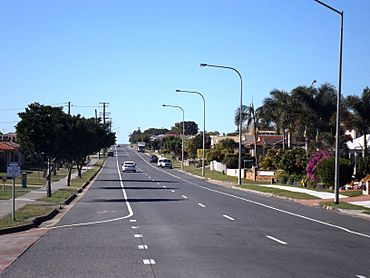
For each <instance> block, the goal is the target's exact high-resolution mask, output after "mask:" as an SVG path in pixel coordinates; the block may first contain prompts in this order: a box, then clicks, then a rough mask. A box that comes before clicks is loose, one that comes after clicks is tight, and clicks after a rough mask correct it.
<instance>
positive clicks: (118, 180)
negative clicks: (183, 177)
mask: <svg viewBox="0 0 370 278" xmlns="http://www.w3.org/2000/svg"><path fill="white" fill-rule="evenodd" d="M98 181H103V182H104V181H109V182H120V181H123V182H159V183H179V182H178V181H168V180H167V181H165V180H154V181H152V180H149V179H145V180H127V179H122V180H120V179H114V180H108V179H102V180H100V179H99V180H95V182H98ZM102 188H103V187H102Z"/></svg>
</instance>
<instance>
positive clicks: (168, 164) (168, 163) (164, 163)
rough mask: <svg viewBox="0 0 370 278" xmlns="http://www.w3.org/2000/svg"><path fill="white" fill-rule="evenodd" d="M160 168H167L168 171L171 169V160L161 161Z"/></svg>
mask: <svg viewBox="0 0 370 278" xmlns="http://www.w3.org/2000/svg"><path fill="white" fill-rule="evenodd" d="M161 167H162V168H169V169H172V161H171V159H167V158H164V159H163V160H162V161H161Z"/></svg>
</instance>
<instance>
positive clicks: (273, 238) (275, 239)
mask: <svg viewBox="0 0 370 278" xmlns="http://www.w3.org/2000/svg"><path fill="white" fill-rule="evenodd" d="M265 236H266V237H267V238H269V239H271V240H273V241H276V242H278V243H280V244H283V245H286V244H288V243H286V242H285V241H282V240H280V239H277V238H275V237H273V236H269V235H265Z"/></svg>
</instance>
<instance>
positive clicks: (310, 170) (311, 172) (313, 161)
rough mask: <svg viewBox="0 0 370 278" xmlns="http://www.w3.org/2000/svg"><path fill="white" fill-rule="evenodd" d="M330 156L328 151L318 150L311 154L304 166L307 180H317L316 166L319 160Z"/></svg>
mask: <svg viewBox="0 0 370 278" xmlns="http://www.w3.org/2000/svg"><path fill="white" fill-rule="evenodd" d="M329 157H330V154H329V152H328V151H318V152H315V153H313V154H312V155H311V158H310V160H309V162H308V165H307V167H306V173H307V177H308V179H309V180H312V181H317V173H316V167H317V165H318V164H319V163H320V161H321V160H323V159H327V158H329Z"/></svg>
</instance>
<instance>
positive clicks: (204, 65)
mask: <svg viewBox="0 0 370 278" xmlns="http://www.w3.org/2000/svg"><path fill="white" fill-rule="evenodd" d="M200 66H201V67H206V66H208V64H204V63H202V64H200Z"/></svg>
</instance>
